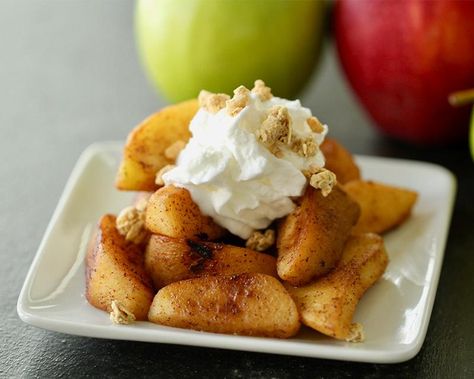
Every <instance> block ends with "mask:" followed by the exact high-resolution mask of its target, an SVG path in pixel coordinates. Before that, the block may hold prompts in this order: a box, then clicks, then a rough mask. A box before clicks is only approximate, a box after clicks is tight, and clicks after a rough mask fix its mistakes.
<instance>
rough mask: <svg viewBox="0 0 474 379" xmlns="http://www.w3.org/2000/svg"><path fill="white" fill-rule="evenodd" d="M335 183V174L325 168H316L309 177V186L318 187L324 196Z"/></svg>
mask: <svg viewBox="0 0 474 379" xmlns="http://www.w3.org/2000/svg"><path fill="white" fill-rule="evenodd" d="M336 183H337V180H336V174H334V173H333V172H331V171H329V170H327V169H325V168H320V169H318V171H317V172H315V173H313V174H312V175H311V178H310V179H309V184H310V186H311V187H314V188H316V189H320V190H321V193H322V195H323V196H324V197H326V196H327V195H329V194H330V193H331V191H332V189H333V187H334V186H335V185H336Z"/></svg>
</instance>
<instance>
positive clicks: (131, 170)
mask: <svg viewBox="0 0 474 379" xmlns="http://www.w3.org/2000/svg"><path fill="white" fill-rule="evenodd" d="M198 107H199V106H198V101H197V100H189V101H184V102H182V103H179V104H175V105H170V106H168V107H166V108H163V109H162V110H160V111H159V112H157V113H155V114H153V115H152V116H150V117H149V118H147V119H146V120H145V121H143V122H142V123H141V124H140V125H138V126H137V127H136V128H135V129H134V130H133V131H132V132H131V133H130V134H129V136H128V139H127V143H126V145H125V149H124V152H123V160H122V162H121V164H120V167H119V170H118V173H117V178H116V181H115V185H116V187H117V188H118V189H121V190H132V191H154V190H155V189H156V188H157V185H156V184H155V176H156V173H157V172H158V171H159V170H160V169H161V168H163V167H164V166H166V165H169V164H173V163H174V161H173V159H169V158H167V157H166V154H165V150H166V149H168V148H169V147H170V146H171V145H173V144H174V143H175V142H177V141H183V142H187V141H188V140H189V138H190V137H191V133H190V132H189V122H190V121H191V119H192V118H193V117H194V115H195V114H196V112H197V110H198Z"/></svg>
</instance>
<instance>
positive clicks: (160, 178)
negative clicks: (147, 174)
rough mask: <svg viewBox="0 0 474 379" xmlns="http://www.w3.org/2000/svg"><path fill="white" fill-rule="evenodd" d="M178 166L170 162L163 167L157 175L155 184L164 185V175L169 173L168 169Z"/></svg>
mask: <svg viewBox="0 0 474 379" xmlns="http://www.w3.org/2000/svg"><path fill="white" fill-rule="evenodd" d="M175 167H176V166H175V165H174V164H168V165H166V166H164V167H162V168H161V169H160V170H159V171H158V172H157V173H156V176H155V184H156V185H158V186H164V185H165V182H164V181H163V175H164V174H165V173H167V172H168V171H170V170H172V169H174V168H175Z"/></svg>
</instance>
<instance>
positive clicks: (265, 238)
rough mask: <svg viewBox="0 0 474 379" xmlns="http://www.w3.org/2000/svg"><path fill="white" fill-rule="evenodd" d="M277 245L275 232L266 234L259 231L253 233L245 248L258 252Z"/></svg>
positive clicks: (271, 231)
mask: <svg viewBox="0 0 474 379" xmlns="http://www.w3.org/2000/svg"><path fill="white" fill-rule="evenodd" d="M274 243H275V231H274V230H272V229H267V230H265V233H262V232H259V231H258V230H257V231H255V232H253V233H252V235H251V236H250V237H249V239H248V240H247V242H246V243H245V246H246V247H248V248H249V249H252V250H256V251H265V250H267V249H268V248H269V247H271V246H272V245H273V244H274Z"/></svg>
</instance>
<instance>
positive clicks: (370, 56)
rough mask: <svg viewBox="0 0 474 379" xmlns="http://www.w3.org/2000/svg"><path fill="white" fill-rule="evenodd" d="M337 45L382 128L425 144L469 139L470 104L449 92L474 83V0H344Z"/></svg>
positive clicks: (362, 98)
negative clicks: (453, 102) (453, 100)
mask: <svg viewBox="0 0 474 379" xmlns="http://www.w3.org/2000/svg"><path fill="white" fill-rule="evenodd" d="M334 15H335V19H334V27H335V36H336V43H337V50H338V53H339V57H340V61H341V63H342V66H343V69H344V71H345V73H346V76H347V78H348V80H349V82H350V84H351V85H352V87H353V89H354V91H355V93H356V94H357V96H358V98H359V99H360V101H361V102H362V104H363V105H364V106H365V108H366V110H367V111H368V113H369V114H370V115H371V117H372V118H373V120H374V121H375V123H376V125H378V127H379V128H380V129H381V130H382V131H384V132H385V133H386V134H388V135H390V136H392V137H395V138H397V139H400V140H403V141H406V142H412V143H416V144H422V145H434V144H443V143H448V142H451V141H454V140H457V139H460V138H466V136H467V130H468V124H469V106H467V107H463V108H453V107H452V106H450V105H449V103H448V101H447V96H448V94H449V93H451V92H454V91H458V90H463V89H468V88H472V87H474V1H457V0H432V1H423V0H395V1H392V0H390V1H388V0H381V1H371V0H339V1H337V3H336V5H335V9H334Z"/></svg>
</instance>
